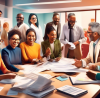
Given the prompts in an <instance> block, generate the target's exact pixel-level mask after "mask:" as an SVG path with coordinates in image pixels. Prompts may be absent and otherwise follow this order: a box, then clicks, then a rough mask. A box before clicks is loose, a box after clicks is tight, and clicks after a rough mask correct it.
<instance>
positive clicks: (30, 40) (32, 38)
mask: <svg viewBox="0 0 100 98" xmlns="http://www.w3.org/2000/svg"><path fill="white" fill-rule="evenodd" d="M26 39H27V44H28V45H33V44H34V42H35V40H36V35H35V33H34V32H33V31H30V32H29V33H28V34H27V36H26Z"/></svg>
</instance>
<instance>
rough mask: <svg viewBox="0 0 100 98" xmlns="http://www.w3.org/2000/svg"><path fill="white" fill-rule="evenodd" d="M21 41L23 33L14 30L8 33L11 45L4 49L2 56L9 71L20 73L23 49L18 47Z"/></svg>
mask: <svg viewBox="0 0 100 98" xmlns="http://www.w3.org/2000/svg"><path fill="white" fill-rule="evenodd" d="M20 39H21V32H20V31H18V30H16V29H13V30H11V31H9V32H8V41H9V45H8V46H7V47H6V48H4V49H2V51H1V56H2V59H3V62H4V64H5V66H6V67H7V69H8V70H11V71H14V72H18V71H19V70H20V69H21V67H20V66H18V65H19V64H22V61H21V49H20V48H19V47H17V46H18V44H19V43H20Z"/></svg>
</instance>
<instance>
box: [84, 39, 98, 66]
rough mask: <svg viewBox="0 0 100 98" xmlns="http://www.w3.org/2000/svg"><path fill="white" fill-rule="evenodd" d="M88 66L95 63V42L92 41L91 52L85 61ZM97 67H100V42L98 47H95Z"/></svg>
mask: <svg viewBox="0 0 100 98" xmlns="http://www.w3.org/2000/svg"><path fill="white" fill-rule="evenodd" d="M83 60H85V61H86V64H88V63H90V62H91V63H94V61H93V41H91V43H90V45H89V52H88V55H87V57H86V58H85V59H83ZM95 65H100V40H99V41H98V43H97V45H96V46H95Z"/></svg>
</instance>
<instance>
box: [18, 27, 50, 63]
mask: <svg viewBox="0 0 100 98" xmlns="http://www.w3.org/2000/svg"><path fill="white" fill-rule="evenodd" d="M36 39H37V36H36V32H35V30H34V29H32V28H30V29H28V30H27V31H26V42H22V43H21V44H20V48H21V53H22V62H23V64H26V63H36V62H38V61H39V60H40V59H41V58H42V57H41V56H40V45H39V44H38V43H35V40H36ZM48 54H49V53H48V51H47V52H46V54H45V56H47V55H48Z"/></svg>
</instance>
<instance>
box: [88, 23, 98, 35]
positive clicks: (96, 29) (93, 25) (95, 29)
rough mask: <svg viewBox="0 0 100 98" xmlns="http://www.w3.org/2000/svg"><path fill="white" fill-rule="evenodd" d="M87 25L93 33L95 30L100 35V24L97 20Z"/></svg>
mask: <svg viewBox="0 0 100 98" xmlns="http://www.w3.org/2000/svg"><path fill="white" fill-rule="evenodd" d="M89 26H90V29H91V31H92V32H93V33H94V32H97V33H98V34H99V35H100V24H99V23H98V22H91V23H89Z"/></svg>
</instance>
